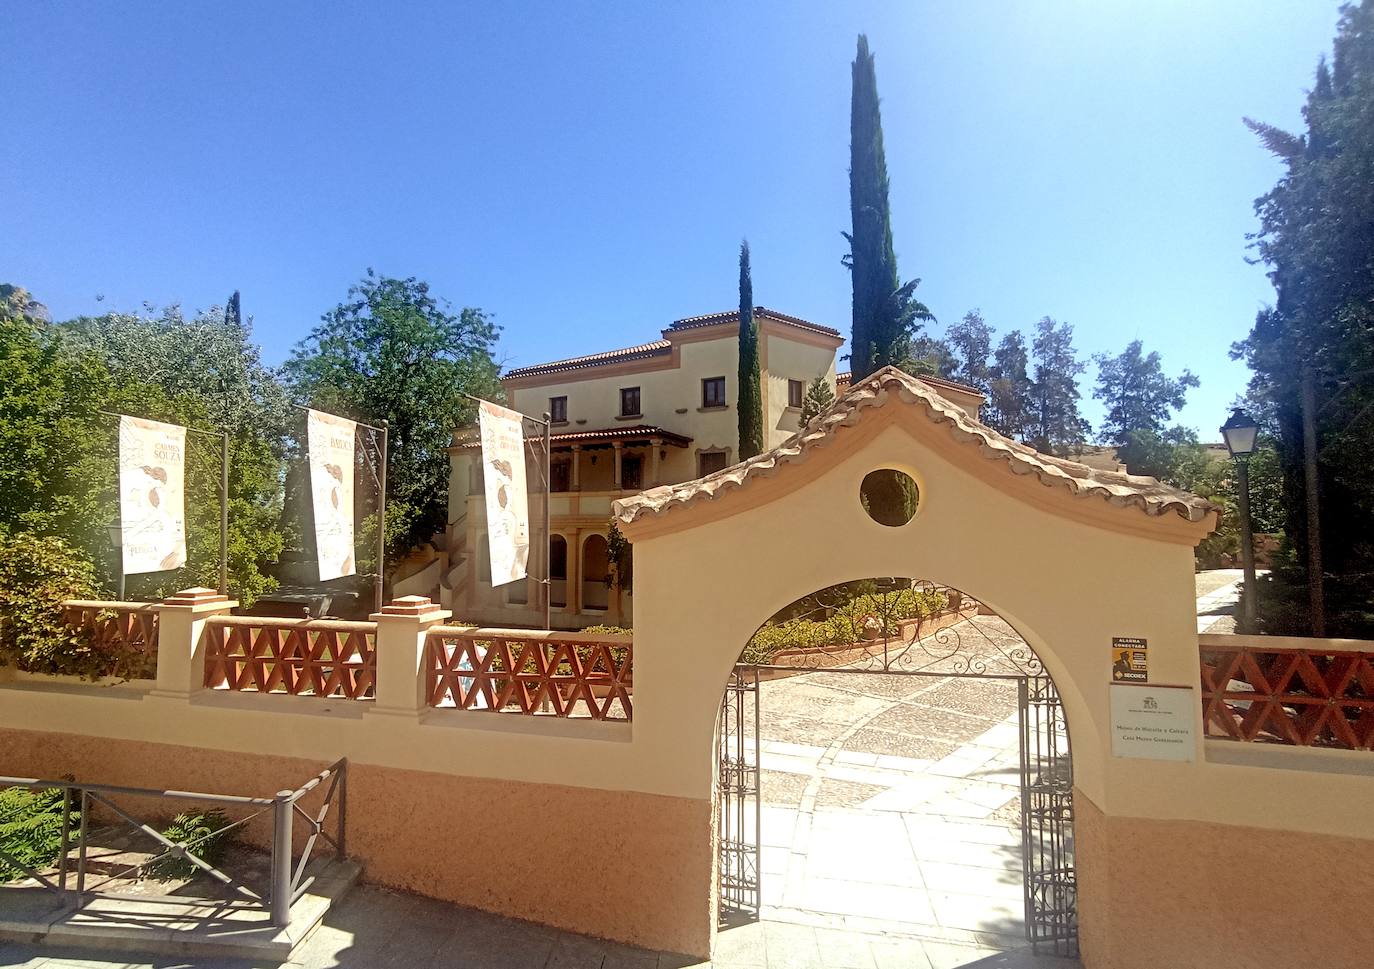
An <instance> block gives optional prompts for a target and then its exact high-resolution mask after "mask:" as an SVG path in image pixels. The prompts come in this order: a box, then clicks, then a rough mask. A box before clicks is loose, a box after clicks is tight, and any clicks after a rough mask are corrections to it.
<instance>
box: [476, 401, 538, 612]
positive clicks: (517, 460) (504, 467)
mask: <svg viewBox="0 0 1374 969" xmlns="http://www.w3.org/2000/svg"><path fill="white" fill-rule="evenodd" d="M478 406H479V410H478V420H479V423H480V424H481V427H482V477H483V480H484V482H485V484H486V493H487V548H488V549H489V550H490V553H491V584H492V585H505V584H506V583H508V582H514V581H516V580H517V579H523V578H524V577H525V575H526V572H527V568H526V566H527V562H528V560H529V554H530V509H529V496H528V495H527V494H526V492H525V425H524V420H523V418H522V417H521V416H520V415H519V414H517V413H516V412H515V411H513V410H507V409H506V408H504V407H499V406H497V405H496V404H492V403H488V402H487V401H485V400H484V401H482V402H481V404H480V405H478Z"/></svg>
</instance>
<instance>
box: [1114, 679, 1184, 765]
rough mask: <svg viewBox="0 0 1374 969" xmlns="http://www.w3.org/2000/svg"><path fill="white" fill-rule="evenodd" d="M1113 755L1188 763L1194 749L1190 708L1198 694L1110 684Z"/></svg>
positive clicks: (1174, 688) (1181, 689) (1179, 688)
mask: <svg viewBox="0 0 1374 969" xmlns="http://www.w3.org/2000/svg"><path fill="white" fill-rule="evenodd" d="M1107 689H1108V690H1109V691H1110V693H1111V707H1112V756H1114V757H1141V758H1145V759H1147V760H1181V761H1190V760H1192V759H1193V757H1194V753H1195V751H1196V750H1197V731H1196V728H1195V725H1194V715H1195V713H1196V711H1195V710H1194V709H1193V708H1194V707H1195V706H1196V704H1197V694H1196V692H1194V691H1193V690H1192V689H1191V688H1189V687H1186V686H1144V685H1136V684H1126V683H1113V684H1111V685H1110V686H1108V687H1107Z"/></svg>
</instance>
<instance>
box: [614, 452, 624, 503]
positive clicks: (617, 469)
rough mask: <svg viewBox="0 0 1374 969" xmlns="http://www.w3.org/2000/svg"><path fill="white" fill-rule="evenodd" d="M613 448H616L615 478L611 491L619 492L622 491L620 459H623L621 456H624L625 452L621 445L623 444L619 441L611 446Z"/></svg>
mask: <svg viewBox="0 0 1374 969" xmlns="http://www.w3.org/2000/svg"><path fill="white" fill-rule="evenodd" d="M611 447H613V448H615V477H614V478H613V479H611V490H612V491H619V490H620V458H621V455H622V454H623V453H624V452H623V451H622V445H621V443H620V442H619V441H615V442H613V443H612V444H611Z"/></svg>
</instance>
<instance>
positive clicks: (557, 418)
mask: <svg viewBox="0 0 1374 969" xmlns="http://www.w3.org/2000/svg"><path fill="white" fill-rule="evenodd" d="M549 420H550V421H552V422H553V423H555V424H566V423H568V398H566V397H550V398H549Z"/></svg>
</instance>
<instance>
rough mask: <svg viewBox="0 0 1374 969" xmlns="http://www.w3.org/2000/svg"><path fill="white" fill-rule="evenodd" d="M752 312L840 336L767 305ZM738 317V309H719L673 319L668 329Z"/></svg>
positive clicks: (725, 320)
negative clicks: (715, 311) (713, 311)
mask: <svg viewBox="0 0 1374 969" xmlns="http://www.w3.org/2000/svg"><path fill="white" fill-rule="evenodd" d="M754 314H755V315H756V316H766V317H768V318H769V319H773V320H778V321H779V322H782V323H789V324H791V325H792V326H795V327H799V328H800V329H803V330H810V331H812V332H813V333H823V334H825V335H826V336H833V337H836V338H837V339H838V338H840V337H841V336H842V334H841V333H840V331H839V330H835V329H832V328H830V327H828V326H822V325H821V324H819V323H812V322H811V321H810V320H804V319H802V318H801V317H800V316H792V315H790V314H788V313H783V312H780V311H778V310H774V309H769V308H768V307H767V306H755V307H754ZM738 319H739V310H738V309H732V310H721V311H720V312H718V313H702V314H701V315H699V316H687V317H683V318H682V319H680V320H674V321H673V322H672V325H671V326H669V327H668V329H670V330H690V329H693V328H695V327H698V326H712V325H714V324H716V323H729V322H731V321H732V320H738Z"/></svg>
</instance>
